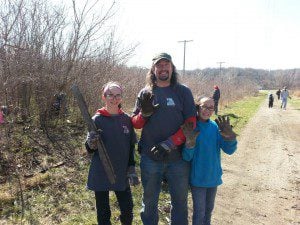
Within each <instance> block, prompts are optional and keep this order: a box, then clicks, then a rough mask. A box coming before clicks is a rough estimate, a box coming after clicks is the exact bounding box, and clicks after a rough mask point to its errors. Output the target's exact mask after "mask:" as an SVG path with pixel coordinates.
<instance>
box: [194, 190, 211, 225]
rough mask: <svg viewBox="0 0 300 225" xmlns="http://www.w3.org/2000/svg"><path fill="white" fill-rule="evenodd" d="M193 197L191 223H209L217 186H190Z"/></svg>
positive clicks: (200, 224) (198, 224)
mask: <svg viewBox="0 0 300 225" xmlns="http://www.w3.org/2000/svg"><path fill="white" fill-rule="evenodd" d="M191 190H192V197H193V208H194V213H193V225H210V220H211V213H212V211H213V209H214V204H215V198H216V194H217V187H211V188H204V187H191Z"/></svg>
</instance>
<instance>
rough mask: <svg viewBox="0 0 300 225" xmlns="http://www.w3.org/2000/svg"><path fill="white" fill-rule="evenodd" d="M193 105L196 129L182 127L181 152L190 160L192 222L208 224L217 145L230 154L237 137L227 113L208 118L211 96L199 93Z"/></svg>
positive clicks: (217, 176) (217, 174)
mask: <svg viewBox="0 0 300 225" xmlns="http://www.w3.org/2000/svg"><path fill="white" fill-rule="evenodd" d="M196 107H197V111H198V118H197V119H198V121H197V126H196V129H195V130H192V129H190V128H189V129H188V128H187V127H183V130H184V133H185V136H186V145H185V148H184V149H183V153H182V154H183V159H184V160H186V161H191V171H190V185H191V191H192V198H193V208H194V210H193V225H210V221H211V214H212V211H213V208H214V202H215V197H216V193H217V187H218V185H220V184H222V179H221V177H222V167H221V149H222V150H223V151H224V152H225V153H226V154H229V155H231V154H232V153H234V152H235V150H236V148H237V140H236V134H235V133H234V132H233V131H232V128H231V126H230V123H229V118H228V117H227V118H225V117H218V119H216V122H215V121H212V120H210V117H211V116H212V114H213V112H214V100H213V99H212V98H209V97H202V98H201V99H200V100H199V101H198V103H197V104H196ZM198 134H199V135H198Z"/></svg>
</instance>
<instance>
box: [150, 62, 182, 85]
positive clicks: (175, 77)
mask: <svg viewBox="0 0 300 225" xmlns="http://www.w3.org/2000/svg"><path fill="white" fill-rule="evenodd" d="M171 64H172V70H173V73H172V75H171V80H170V86H175V85H176V84H178V83H179V81H178V76H179V74H178V73H177V70H176V67H175V65H174V64H173V63H172V62H171ZM154 67H155V64H153V65H152V67H151V69H150V70H149V71H148V73H147V75H146V87H148V88H150V89H151V90H152V89H153V88H154V87H155V86H156V77H155V74H154Z"/></svg>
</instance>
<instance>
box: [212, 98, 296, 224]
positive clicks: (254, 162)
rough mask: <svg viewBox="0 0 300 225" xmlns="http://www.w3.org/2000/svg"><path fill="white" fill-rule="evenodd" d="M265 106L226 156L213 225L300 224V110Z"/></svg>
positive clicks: (223, 162)
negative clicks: (235, 149)
mask: <svg viewBox="0 0 300 225" xmlns="http://www.w3.org/2000/svg"><path fill="white" fill-rule="evenodd" d="M280 103H281V102H280V101H278V100H277V99H275V101H274V107H273V108H271V109H269V108H268V103H267V101H266V102H264V103H263V104H262V105H261V107H260V109H259V110H258V112H257V113H256V115H255V116H254V117H253V118H252V119H251V120H250V121H249V123H248V124H247V126H246V127H245V129H244V130H243V132H242V133H241V135H240V137H239V142H238V149H237V151H236V152H235V153H234V154H233V155H231V156H228V155H225V154H224V155H223V156H222V157H223V161H222V165H223V170H224V171H223V184H222V185H221V186H219V188H218V193H217V197H216V204H215V209H214V212H213V218H212V224H214V225H228V224H232V225H253V224H265V225H287V224H293V225H294V224H300V195H299V187H300V176H299V170H300V168H299V164H300V154H299V153H300V110H299V109H298V110H297V109H294V108H292V106H291V105H290V104H289V103H288V106H287V110H282V109H280Z"/></svg>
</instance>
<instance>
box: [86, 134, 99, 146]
mask: <svg viewBox="0 0 300 225" xmlns="http://www.w3.org/2000/svg"><path fill="white" fill-rule="evenodd" d="M98 139H99V133H98V132H96V131H90V132H88V134H87V138H86V143H87V144H88V146H89V148H90V149H91V150H97V148H98V147H97V143H98Z"/></svg>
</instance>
